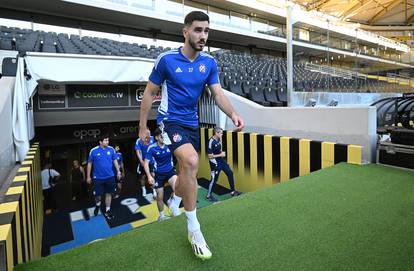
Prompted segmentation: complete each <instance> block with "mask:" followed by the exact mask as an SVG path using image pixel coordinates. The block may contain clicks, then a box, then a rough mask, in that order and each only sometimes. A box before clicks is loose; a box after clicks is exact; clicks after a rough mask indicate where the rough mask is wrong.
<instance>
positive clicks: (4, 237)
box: [0, 143, 43, 270]
mask: <svg viewBox="0 0 414 271" xmlns="http://www.w3.org/2000/svg"><path fill="white" fill-rule="evenodd" d="M39 157H40V149H39V144H37V143H36V144H33V145H32V147H31V148H30V149H29V152H28V154H27V156H26V159H25V160H24V161H23V162H22V165H21V167H20V168H19V169H18V172H17V174H16V176H15V177H14V179H13V182H12V183H11V184H10V187H9V188H8V189H7V191H6V193H5V195H4V198H3V199H2V201H1V202H0V270H13V267H14V266H15V265H17V264H20V263H23V262H28V261H32V260H35V259H38V258H40V257H41V249H42V227H43V196H42V185H41V177H40V171H41V168H40V159H39Z"/></svg>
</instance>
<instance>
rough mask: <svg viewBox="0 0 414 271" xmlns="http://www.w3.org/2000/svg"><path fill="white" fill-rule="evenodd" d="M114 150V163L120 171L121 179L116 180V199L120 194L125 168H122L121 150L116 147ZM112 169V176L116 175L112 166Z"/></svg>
mask: <svg viewBox="0 0 414 271" xmlns="http://www.w3.org/2000/svg"><path fill="white" fill-rule="evenodd" d="M114 149H115V157H116V161H117V162H118V165H119V170H120V171H121V178H120V179H118V178H116V185H117V187H116V193H115V198H118V197H119V194H121V190H122V183H123V182H124V180H125V167H124V158H123V156H122V153H121V151H120V150H121V148H120V146H119V145H116V146H115V148H114ZM112 169H113V171H114V174H115V175H116V174H117V172H116V168H115V166H113V167H112Z"/></svg>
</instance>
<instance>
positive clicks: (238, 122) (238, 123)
mask: <svg viewBox="0 0 414 271" xmlns="http://www.w3.org/2000/svg"><path fill="white" fill-rule="evenodd" d="M231 120H232V121H233V124H234V126H236V129H234V131H236V132H240V131H241V130H242V129H243V127H244V121H243V119H242V118H241V117H240V116H239V115H237V113H236V112H233V114H232V115H231Z"/></svg>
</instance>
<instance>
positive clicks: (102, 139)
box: [98, 134, 109, 142]
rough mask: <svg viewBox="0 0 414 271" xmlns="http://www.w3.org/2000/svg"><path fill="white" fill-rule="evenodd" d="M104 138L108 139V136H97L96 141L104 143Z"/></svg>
mask: <svg viewBox="0 0 414 271" xmlns="http://www.w3.org/2000/svg"><path fill="white" fill-rule="evenodd" d="M105 138H108V139H109V134H102V135H99V136H98V140H99V142H102V141H104V140H105Z"/></svg>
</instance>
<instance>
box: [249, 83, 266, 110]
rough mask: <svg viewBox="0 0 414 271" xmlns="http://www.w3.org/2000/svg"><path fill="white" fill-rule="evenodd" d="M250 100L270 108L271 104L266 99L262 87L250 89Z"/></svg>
mask: <svg viewBox="0 0 414 271" xmlns="http://www.w3.org/2000/svg"><path fill="white" fill-rule="evenodd" d="M250 99H251V100H252V101H254V102H256V103H258V104H261V105H263V106H270V103H269V102H267V101H266V99H265V96H264V92H263V88H261V87H257V86H255V87H251V88H250Z"/></svg>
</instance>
